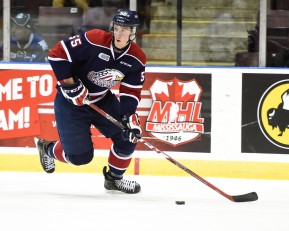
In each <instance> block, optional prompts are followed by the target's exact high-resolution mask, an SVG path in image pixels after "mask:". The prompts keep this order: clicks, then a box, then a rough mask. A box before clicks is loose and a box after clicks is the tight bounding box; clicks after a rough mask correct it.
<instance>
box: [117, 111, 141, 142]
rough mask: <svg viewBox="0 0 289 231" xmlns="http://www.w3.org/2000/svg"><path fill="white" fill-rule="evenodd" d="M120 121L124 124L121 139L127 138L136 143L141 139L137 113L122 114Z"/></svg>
mask: <svg viewBox="0 0 289 231" xmlns="http://www.w3.org/2000/svg"><path fill="white" fill-rule="evenodd" d="M121 123H122V125H123V126H124V129H123V133H122V136H123V139H124V140H128V141H130V142H132V143H137V141H138V140H139V139H141V133H142V130H141V127H140V121H139V118H138V115H137V114H136V113H134V114H132V115H130V116H129V115H122V116H121Z"/></svg>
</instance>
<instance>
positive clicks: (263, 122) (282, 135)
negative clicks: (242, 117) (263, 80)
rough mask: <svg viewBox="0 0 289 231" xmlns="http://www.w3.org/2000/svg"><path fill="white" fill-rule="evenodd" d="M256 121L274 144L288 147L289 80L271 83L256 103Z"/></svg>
mask: <svg viewBox="0 0 289 231" xmlns="http://www.w3.org/2000/svg"><path fill="white" fill-rule="evenodd" d="M257 113H258V115H257V116H258V123H259V126H260V129H261V131H262V132H263V134H264V136H265V137H266V138H267V139H268V140H269V141H270V142H271V143H273V144H274V145H276V146H278V147H280V148H284V149H289V80H288V79H287V80H282V81H279V82H277V83H275V84H273V85H271V86H270V87H269V88H268V89H267V90H266V91H265V93H264V94H263V95H262V97H261V99H260V101H259V105H258V111H257Z"/></svg>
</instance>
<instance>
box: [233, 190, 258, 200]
mask: <svg viewBox="0 0 289 231" xmlns="http://www.w3.org/2000/svg"><path fill="white" fill-rule="evenodd" d="M232 198H233V201H234V202H249V201H256V200H258V195H257V193H256V192H250V193H246V194H243V195H237V196H232Z"/></svg>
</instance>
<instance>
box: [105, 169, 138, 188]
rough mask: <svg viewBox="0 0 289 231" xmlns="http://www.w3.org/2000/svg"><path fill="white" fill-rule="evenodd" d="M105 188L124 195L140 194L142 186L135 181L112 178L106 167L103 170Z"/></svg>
mask: <svg viewBox="0 0 289 231" xmlns="http://www.w3.org/2000/svg"><path fill="white" fill-rule="evenodd" d="M103 175H104V178H105V179H104V188H105V189H107V190H116V191H120V192H124V193H138V192H139V191H140V185H139V184H138V183H137V182H135V181H130V180H125V179H119V180H115V179H113V178H112V176H111V175H110V173H109V172H107V171H106V166H105V167H104V168H103Z"/></svg>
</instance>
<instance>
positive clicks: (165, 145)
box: [0, 66, 211, 152]
mask: <svg viewBox="0 0 289 231" xmlns="http://www.w3.org/2000/svg"><path fill="white" fill-rule="evenodd" d="M47 67H48V68H47V70H29V69H28V70H27V69H24V70H1V71H0V73H1V79H0V99H1V101H0V106H1V110H0V146H6V147H34V146H35V145H34V142H33V138H34V137H39V138H44V139H47V140H58V139H59V138H58V133H57V124H56V121H55V117H54V110H53V101H54V96H55V94H56V89H55V85H56V78H55V76H54V73H53V71H52V70H50V68H49V66H47ZM118 86H119V85H117V86H116V87H115V88H114V89H112V90H113V92H114V93H115V94H116V95H118ZM137 113H138V114H139V115H140V118H141V127H142V130H143V136H144V137H147V138H148V139H150V142H151V143H152V144H154V143H160V145H159V147H160V148H162V149H163V150H171V149H172V148H173V149H174V150H176V151H184V152H186V151H190V152H192V150H194V151H196V152H210V148H211V147H210V131H211V130H210V129H211V75H209V74H199V73H198V74H195V73H161V72H160V73H158V72H154V73H152V72H150V73H147V74H146V81H145V84H144V87H143V91H142V100H141V104H140V106H139V108H138V111H137ZM91 131H92V140H93V143H94V147H95V149H108V148H109V147H110V145H111V141H110V140H108V139H106V138H105V137H104V136H102V134H100V133H99V132H98V131H97V130H96V129H95V128H94V127H92V128H91ZM137 149H138V150H147V147H146V146H145V145H142V144H140V145H138V147H137Z"/></svg>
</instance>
